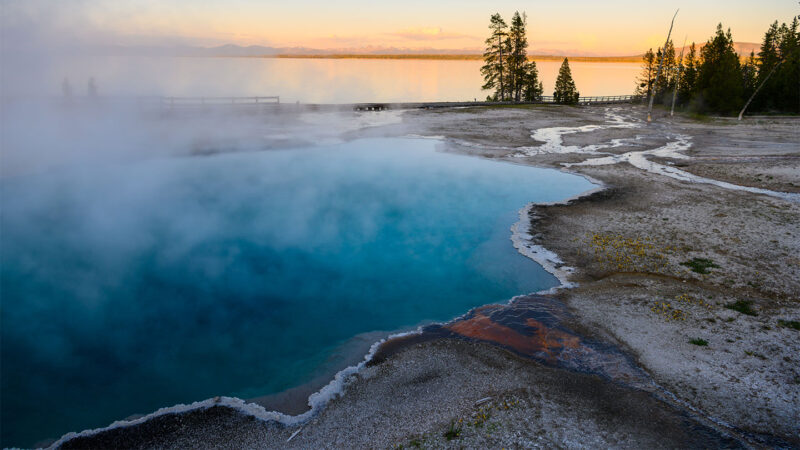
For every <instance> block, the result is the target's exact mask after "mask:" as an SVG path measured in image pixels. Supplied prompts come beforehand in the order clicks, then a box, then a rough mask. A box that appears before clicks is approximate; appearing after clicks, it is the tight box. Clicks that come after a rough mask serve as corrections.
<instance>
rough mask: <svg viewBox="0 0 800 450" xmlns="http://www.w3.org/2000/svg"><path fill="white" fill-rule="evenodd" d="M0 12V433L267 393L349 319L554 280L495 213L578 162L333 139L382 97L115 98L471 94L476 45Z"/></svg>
mask: <svg viewBox="0 0 800 450" xmlns="http://www.w3.org/2000/svg"><path fill="white" fill-rule="evenodd" d="M45 6H46V5H45ZM53 17H55V16H53ZM9 18H11V19H14V17H13V14H11V15H4V16H3V26H4V33H5V34H4V47H3V53H2V62H3V64H2V65H0V66H1V67H0V71H1V72H2V74H1V75H2V76H0V80H1V81H2V86H0V87H1V88H2V95H1V96H0V114H2V117H1V119H2V120H0V132H1V133H0V135H1V137H2V146H0V158H1V159H2V161H1V162H2V164H0V233H1V239H0V289H1V290H2V291H1V292H0V301H2V305H0V344H1V345H2V348H1V349H0V350H1V352H0V355H1V356H2V361H1V364H0V371H1V373H0V378H1V379H2V380H1V383H2V386H1V387H2V392H1V393H0V394H1V396H2V402H0V429H2V437H1V438H0V445H1V446H4V447H5V446H15V445H18V446H31V445H33V444H35V443H37V442H39V441H41V440H43V439H48V438H57V437H59V436H61V435H62V434H63V433H65V432H68V431H76V430H83V429H86V428H93V427H100V426H105V425H108V424H109V423H110V422H112V421H114V420H118V419H123V418H125V417H128V416H130V415H131V414H142V413H148V412H151V411H153V410H155V409H157V408H159V407H162V406H168V405H172V404H175V403H185V402H191V401H195V400H202V399H205V398H208V397H212V396H216V395H231V396H238V397H243V398H250V397H255V396H260V395H265V394H269V393H274V392H280V391H282V390H285V389H287V388H291V387H294V386H298V385H301V384H303V383H305V382H307V381H309V380H311V379H313V378H314V377H315V376H317V375H319V370H321V368H322V367H330V366H331V365H333V366H335V365H336V361H331V360H330V358H331V355H332V354H335V350H336V349H337V348H340V346H341V344H343V343H345V342H347V341H348V339H351V338H353V337H354V336H356V335H358V334H360V333H365V332H370V331H376V330H384V331H391V330H399V329H409V328H413V327H415V326H416V325H418V324H420V323H423V322H426V321H432V320H448V319H451V318H453V317H455V316H458V315H460V314H463V313H465V312H466V311H468V310H469V309H470V308H471V307H474V306H478V305H483V304H487V303H491V302H500V301H504V300H507V299H509V298H511V297H512V296H514V295H517V294H523V293H528V292H533V291H537V290H540V289H543V288H548V287H550V286H552V285H554V284H555V279H554V278H553V277H552V276H550V275H549V274H547V273H546V272H544V271H543V270H542V269H541V268H540V267H539V266H537V265H536V264H535V263H533V262H532V261H530V260H528V259H526V258H524V257H523V256H521V255H520V254H518V253H517V252H516V251H515V249H514V248H513V246H512V244H511V242H510V240H509V237H510V231H509V228H510V226H511V225H512V224H513V223H514V222H515V221H516V220H517V218H518V216H517V211H518V210H519V209H520V208H522V207H523V206H524V205H525V204H527V203H528V202H531V201H551V200H558V199H561V198H564V197H568V196H572V195H575V194H577V193H579V192H581V191H584V190H586V189H588V188H590V187H591V186H590V184H589V183H588V182H586V181H585V180H584V179H582V178H579V177H575V176H570V175H567V174H564V173H561V172H557V171H553V170H540V169H533V168H528V167H522V166H515V165H511V164H505V163H497V162H492V161H488V160H481V159H478V158H471V157H465V156H456V155H452V154H446V153H442V152H437V151H435V147H436V146H437V145H438V143H437V141H431V140H414V139H397V138H380V139H370V140H357V141H346V140H344V139H343V137H342V136H343V135H344V134H345V133H346V132H347V131H348V130H354V129H358V128H361V127H363V126H368V125H371V124H380V123H386V122H387V121H390V120H396V119H397V117H396V116H391V114H390V115H383V114H382V113H369V114H355V113H325V112H314V113H311V112H305V113H297V112H292V110H291V108H284V107H283V106H290V105H282V107H281V108H280V109H274V110H269V109H268V110H265V111H261V113H259V114H241V113H238V112H235V111H205V112H202V113H198V114H193V113H187V114H164V111H159V110H142V109H141V108H138V107H137V106H136V105H137V103H136V101H135V99H136V97H137V96H140V95H192V96H204V95H205V96H212V95H226V96H227V95H281V96H282V98H284V99H287V98H288V99H292V98H293V96H294V97H296V98H297V99H298V100H301V101H304V102H306V101H315V102H347V101H417V100H461V99H462V98H461V97H462V96H464V95H465V93H466V92H469V94H468V95H467V98H466V99H469V96H474V95H478V94H479V91H476V90H475V89H476V87H477V86H479V84H480V80H479V79H477V77H476V74H477V67H471V66H470V64H472V63H470V64H465V63H463V62H452V63H450V62H441V61H430V62H425V61H423V62H410V63H407V62H403V61H391V62H388V63H387V62H381V61H351V62H341V61H283V60H247V59H230V58H151V59H147V58H143V59H136V58H131V59H114V58H110V59H109V58H98V57H96V56H91V55H90V54H88V53H82V52H81V51H80V50H79V49H78V48H77V47H70V50H69V51H66V50H64V48H63V46H61V41H60V38H61V37H62V36H61V35H60V34H59V33H61V32H63V29H60V28H58V27H53V28H50V27H48V26H45V25H48V24H47V23H44V24H42V23H29V22H26V21H21V20H11V19H9ZM48 30H49V32H47V31H48ZM64 36H66V35H64ZM12 43H14V44H15V45H11V44H12ZM23 43H24V44H25V45H27V47H23V46H22V44H23ZM17 44H19V45H17ZM429 63H430V64H429ZM398 64H401V65H402V64H408V65H404V66H400V65H398ZM314 67H316V68H317V69H314ZM400 67H405V69H403V70H405V71H398V68H400ZM420 67H423V68H426V69H425V70H422V71H419V70H417V69H418V68H420ZM312 69H313V70H312ZM473 69H474V70H473ZM326 73H328V74H330V73H333V74H334V75H333V76H327V75H325V74H326ZM356 75H358V76H356ZM303 76H305V77H306V78H303ZM90 77H93V78H94V79H95V80H96V86H97V90H98V95H97V96H95V97H90V96H87V93H88V92H87V90H88V86H87V80H88V79H89V78H90ZM295 78H296V79H295ZM576 78H577V76H576ZM65 79H67V80H68V82H69V84H70V90H71V95H65V92H64V90H63V86H62V83H63V81H64V80H65ZM400 80H407V82H406V84H402V83H400ZM431 80H433V81H431ZM458 80H461V81H458ZM300 94H302V96H301V95H300ZM276 148H284V149H286V150H275V149H276ZM288 148H291V150H289V149H288ZM209 154H210V156H200V155H209Z"/></svg>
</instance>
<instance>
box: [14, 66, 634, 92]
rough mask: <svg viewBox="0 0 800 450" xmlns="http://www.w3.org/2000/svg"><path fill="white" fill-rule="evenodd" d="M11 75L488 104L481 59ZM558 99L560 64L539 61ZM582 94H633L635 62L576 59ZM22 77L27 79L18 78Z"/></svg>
mask: <svg viewBox="0 0 800 450" xmlns="http://www.w3.org/2000/svg"><path fill="white" fill-rule="evenodd" d="M29 64H30V65H29V66H24V65H23V66H21V67H14V68H6V69H0V70H4V71H7V72H8V73H7V74H6V83H7V84H8V85H9V86H10V87H11V89H9V92H15V93H17V94H21V93H26V92H27V93H36V94H40V93H42V92H47V93H50V94H54V95H59V94H60V92H61V83H62V80H63V79H64V78H65V77H67V78H69V79H70V81H71V83H72V85H73V89H74V91H75V92H76V94H83V93H85V92H86V86H87V80H88V79H89V77H94V78H95V80H96V82H97V86H98V89H99V92H100V93H101V94H105V95H164V96H207V97H210V96H255V95H259V96H272V95H277V96H280V97H281V100H282V101H283V102H287V103H294V102H296V101H299V102H301V103H361V102H427V101H472V100H474V99H478V100H483V99H485V98H486V95H487V92H486V91H482V90H481V86H482V85H483V79H482V77H481V75H480V67H481V65H482V64H483V63H482V62H481V61H442V60H377V59H272V58H199V57H185V58H178V57H94V58H88V57H80V58H70V59H68V60H46V61H29ZM537 65H538V67H539V75H540V79H541V80H542V82H543V84H544V92H545V95H552V93H553V88H554V86H555V79H556V76H557V75H558V69H559V67H560V66H561V62H560V61H539V62H537ZM570 67H571V68H572V75H573V78H574V79H575V83H576V85H577V88H578V90H579V91H580V93H581V95H583V96H596V95H628V94H632V93H633V90H634V85H635V79H636V76H637V74H638V73H639V70H640V65H639V64H636V63H593V62H571V63H570ZM15 74H22V75H15Z"/></svg>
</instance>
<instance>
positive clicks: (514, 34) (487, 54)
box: [481, 12, 542, 102]
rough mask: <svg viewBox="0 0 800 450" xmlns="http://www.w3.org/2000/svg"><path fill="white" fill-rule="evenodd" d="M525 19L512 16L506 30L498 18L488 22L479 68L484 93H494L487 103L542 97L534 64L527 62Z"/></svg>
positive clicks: (496, 15)
mask: <svg viewBox="0 0 800 450" xmlns="http://www.w3.org/2000/svg"><path fill="white" fill-rule="evenodd" d="M526 27H527V19H526V17H525V14H524V13H523V14H522V15H520V13H519V12H515V13H514V16H513V17H512V18H511V26H510V27H509V26H508V25H507V24H506V22H505V20H503V18H502V17H501V16H500V14H493V15H492V17H491V18H490V20H489V30H490V31H491V33H490V35H489V37H488V38H487V39H486V49H485V51H484V53H483V60H484V65H483V67H481V74H482V75H483V80H484V85H483V89H484V90H492V91H493V92H492V93H491V94H490V95H489V96H487V98H486V100H487V101H496V102H498V101H504V102H519V101H537V100H540V99H541V97H542V83H541V82H540V81H539V71H538V68H537V67H536V62H534V61H528V38H527V35H526Z"/></svg>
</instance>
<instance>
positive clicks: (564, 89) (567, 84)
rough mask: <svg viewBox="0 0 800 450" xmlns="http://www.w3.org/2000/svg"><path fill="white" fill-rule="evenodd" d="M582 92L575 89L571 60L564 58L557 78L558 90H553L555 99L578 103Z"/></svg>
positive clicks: (572, 103) (565, 102)
mask: <svg viewBox="0 0 800 450" xmlns="http://www.w3.org/2000/svg"><path fill="white" fill-rule="evenodd" d="M579 98H580V93H579V92H578V91H577V90H576V89H575V81H573V80H572V71H571V70H570V68H569V60H568V59H567V58H564V62H563V63H561V68H560V69H559V70H558V78H556V90H555V91H554V92H553V100H554V101H555V102H556V103H563V104H567V105H574V104H576V103H578V99H579Z"/></svg>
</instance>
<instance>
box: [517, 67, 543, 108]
mask: <svg viewBox="0 0 800 450" xmlns="http://www.w3.org/2000/svg"><path fill="white" fill-rule="evenodd" d="M543 93H544V88H543V87H542V82H541V81H539V69H538V68H537V67H536V61H530V62H528V63H527V64H526V65H525V80H524V83H523V88H522V100H523V101H526V102H538V101H541V100H542V94H543Z"/></svg>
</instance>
